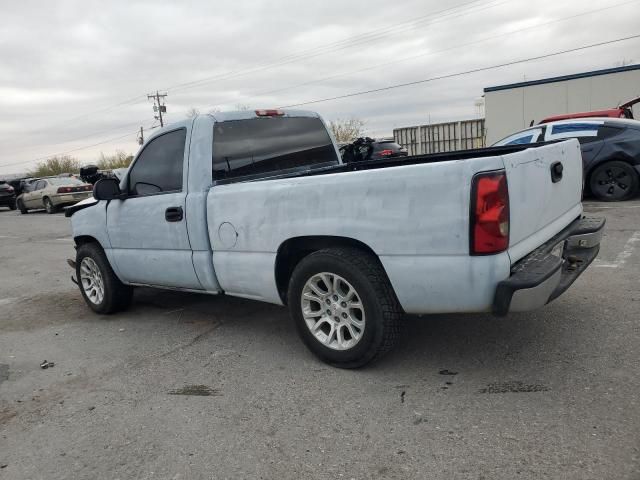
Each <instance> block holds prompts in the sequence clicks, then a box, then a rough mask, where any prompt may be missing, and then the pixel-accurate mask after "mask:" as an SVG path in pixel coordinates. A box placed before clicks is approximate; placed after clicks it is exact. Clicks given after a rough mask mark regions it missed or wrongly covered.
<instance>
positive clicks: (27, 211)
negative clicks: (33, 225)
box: [16, 199, 29, 215]
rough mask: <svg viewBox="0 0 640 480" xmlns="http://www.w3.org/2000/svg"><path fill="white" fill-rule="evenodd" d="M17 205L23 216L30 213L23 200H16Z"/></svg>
mask: <svg viewBox="0 0 640 480" xmlns="http://www.w3.org/2000/svg"><path fill="white" fill-rule="evenodd" d="M16 204H17V205H18V208H19V209H20V213H22V214H23V215H26V214H27V213H29V210H27V207H25V206H24V202H23V201H22V199H18V200H16Z"/></svg>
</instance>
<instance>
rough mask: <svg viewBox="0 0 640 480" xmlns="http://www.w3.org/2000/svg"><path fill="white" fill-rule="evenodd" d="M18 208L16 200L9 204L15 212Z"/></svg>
mask: <svg viewBox="0 0 640 480" xmlns="http://www.w3.org/2000/svg"><path fill="white" fill-rule="evenodd" d="M16 208H18V207H17V206H16V201H15V200H14V201H13V202H11V203H10V204H9V210H15V209H16Z"/></svg>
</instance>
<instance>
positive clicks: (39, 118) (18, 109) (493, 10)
mask: <svg viewBox="0 0 640 480" xmlns="http://www.w3.org/2000/svg"><path fill="white" fill-rule="evenodd" d="M0 18H2V21H1V22H0V175H2V174H8V173H18V172H25V171H27V170H29V169H30V168H33V167H34V166H35V165H36V164H37V163H38V161H42V160H43V159H45V158H48V157H50V156H53V155H56V154H67V155H70V156H73V157H75V158H78V159H79V160H80V161H81V162H82V163H91V162H92V161H95V160H96V159H97V158H98V157H99V155H100V154H101V153H104V154H106V155H109V154H112V153H115V152H116V151H117V150H121V151H124V152H126V153H131V154H135V153H136V152H137V150H138V148H139V146H138V144H137V141H136V138H137V137H136V132H137V131H138V130H139V129H140V127H141V126H142V127H143V128H144V129H145V130H146V131H147V133H149V132H151V129H152V128H153V127H155V126H156V125H157V123H158V122H157V121H156V120H154V112H153V103H152V101H151V100H149V99H148V98H147V94H149V93H152V92H155V91H156V90H159V91H160V92H161V93H167V97H166V107H167V114H166V121H167V122H168V123H171V122H172V121H178V120H182V119H184V118H185V117H186V115H187V114H188V112H189V111H190V110H191V109H197V110H198V111H199V112H200V113H209V112H211V111H216V110H223V111H226V110H236V109H238V108H251V109H254V108H275V107H281V106H286V105H293V104H298V103H305V102H309V101H314V100H318V99H326V98H330V97H335V96H341V95H346V94H350V93H355V92H361V91H365V90H371V89H377V88H382V87H387V86H392V85H396V84H400V83H406V82H412V81H416V80H421V79H428V78H432V77H437V76H443V75H449V74H453V73H459V72H466V71H469V70H473V69H478V68H484V67H489V66H493V65H498V64H502V63H508V62H511V61H515V60H520V59H526V58H530V57H536V56H540V55H545V54H549V53H554V52H558V51H561V50H567V49H572V48H576V47H581V46H583V45H589V44H593V43H599V42H605V41H608V40H614V39H617V38H622V37H626V36H631V35H637V34H640V0H631V1H630V0H600V1H598V2H585V1H577V0H564V1H562V2H559V1H557V0H538V1H536V2H530V1H523V0H476V1H470V0H455V1H450V2H442V1H439V0H396V1H393V2H390V1H388V0H386V1H382V0H366V1H364V0H363V1H361V0H356V1H349V2H347V1H345V0H342V1H337V0H324V1H322V2H300V1H297V0H271V1H266V0H230V1H227V0H216V1H215V2H213V1H210V0H202V1H197V0H194V1H184V2H163V1H158V0H156V1H149V2H145V1H135V0H127V1H120V0H110V1H109V2H104V1H93V0H83V1H71V0H56V1H55V2H42V1H31V0H22V1H20V2H8V1H0ZM623 63H624V64H626V63H640V39H633V40H628V41H624V42H619V43H614V44H610V45H606V46H600V47H595V48H590V49H587V50H582V51H579V52H573V53H569V54H564V55H557V56H551V57H548V58H545V59H541V60H535V61H530V62H525V63H518V64H515V65H511V66H506V67H501V68H495V69H490V70H485V71H481V72H476V73H470V74H465V75H460V76H456V77H452V78H448V79H442V80H434V81H430V82H425V83H420V84H417V85H413V86H407V87H402V88H395V89H390V90H386V91H382V92H375V93H369V94H365V95H358V96H353V97H348V98H342V99H336V100H331V101H324V102H319V103H313V104H309V105H305V106H301V107H297V108H303V109H308V110H315V111H318V112H319V113H320V114H321V115H322V116H323V117H324V118H325V119H326V120H336V119H346V118H358V119H361V120H363V121H364V122H365V133H366V134H367V135H369V136H379V137H381V136H391V134H392V131H393V129H394V128H397V127H404V126H411V125H418V124H425V123H435V122H441V121H452V120H460V119H466V118H477V117H478V113H479V111H478V106H477V103H478V101H479V100H480V99H481V96H482V93H483V88H484V87H488V86H493V85H501V84H506V83H512V82H519V81H522V80H534V79H538V78H545V77H549V76H556V75H565V74H571V73H578V72H583V71H588V70H595V69H600V68H609V67H614V66H619V65H621V64H623ZM622 100H624V99H622Z"/></svg>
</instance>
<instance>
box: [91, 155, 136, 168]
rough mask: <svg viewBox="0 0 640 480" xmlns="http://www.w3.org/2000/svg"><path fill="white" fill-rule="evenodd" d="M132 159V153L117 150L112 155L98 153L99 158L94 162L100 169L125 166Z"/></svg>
mask: <svg viewBox="0 0 640 480" xmlns="http://www.w3.org/2000/svg"><path fill="white" fill-rule="evenodd" d="M132 160H133V155H130V154H127V153H124V152H123V151H122V150H118V151H116V153H114V154H112V155H105V154H104V153H100V159H99V160H98V161H97V162H96V165H97V166H98V168H99V169H100V170H113V169H114V168H127V167H128V166H129V164H130V163H131V161H132Z"/></svg>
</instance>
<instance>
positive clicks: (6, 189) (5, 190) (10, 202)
mask: <svg viewBox="0 0 640 480" xmlns="http://www.w3.org/2000/svg"><path fill="white" fill-rule="evenodd" d="M0 206H3V207H9V208H10V209H11V210H15V209H16V191H15V190H14V189H13V187H12V186H11V185H9V184H8V183H7V182H5V181H4V180H0Z"/></svg>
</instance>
